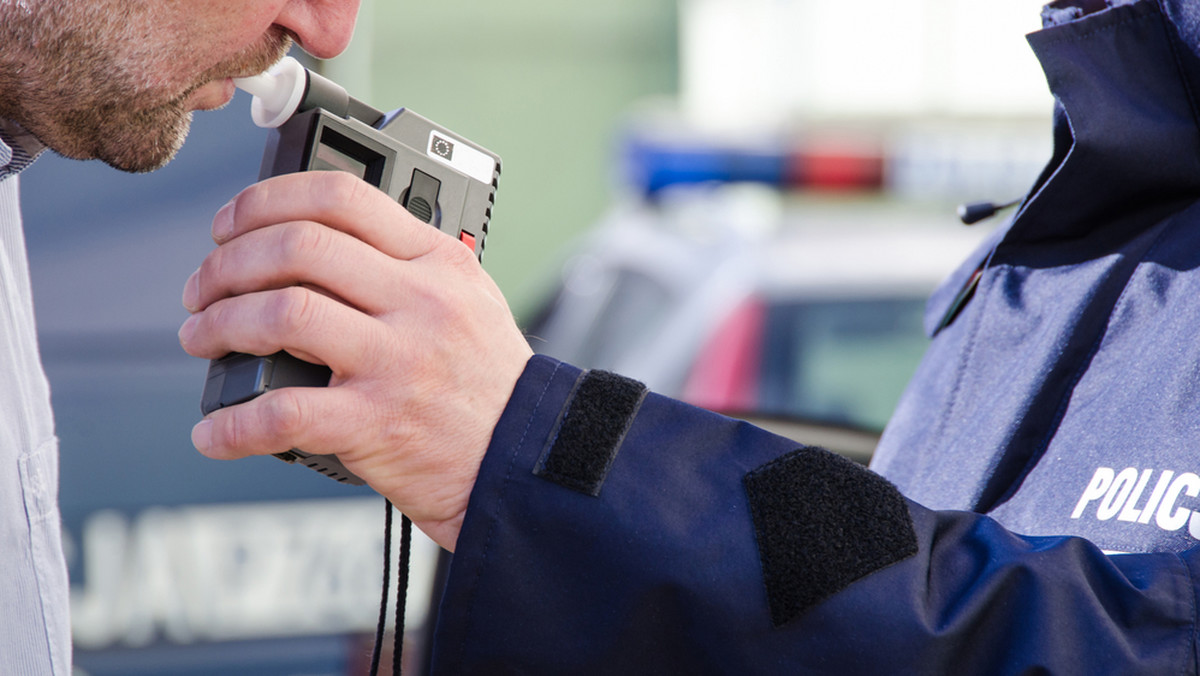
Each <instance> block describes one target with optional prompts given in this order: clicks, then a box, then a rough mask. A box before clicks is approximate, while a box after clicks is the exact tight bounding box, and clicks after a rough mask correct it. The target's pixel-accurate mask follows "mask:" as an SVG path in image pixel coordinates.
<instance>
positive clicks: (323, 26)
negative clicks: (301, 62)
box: [275, 0, 359, 59]
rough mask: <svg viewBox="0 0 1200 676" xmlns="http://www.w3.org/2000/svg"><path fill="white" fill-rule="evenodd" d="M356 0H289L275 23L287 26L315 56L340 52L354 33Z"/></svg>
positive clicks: (306, 49) (328, 55)
mask: <svg viewBox="0 0 1200 676" xmlns="http://www.w3.org/2000/svg"><path fill="white" fill-rule="evenodd" d="M358 3H359V0H288V2H287V4H285V5H284V6H283V9H281V10H280V12H279V16H277V17H276V19H275V24H276V25H278V26H281V27H283V28H286V29H287V30H288V31H290V32H291V33H292V34H293V35H295V37H296V40H297V41H298V42H299V43H300V46H301V47H303V48H304V51H306V52H308V53H309V54H312V55H313V56H315V57H317V58H318V59H329V58H333V57H335V56H337V55H338V54H341V53H342V51H343V50H344V49H346V45H348V44H350V38H351V36H353V35H354V20H355V17H356V16H357V15H358Z"/></svg>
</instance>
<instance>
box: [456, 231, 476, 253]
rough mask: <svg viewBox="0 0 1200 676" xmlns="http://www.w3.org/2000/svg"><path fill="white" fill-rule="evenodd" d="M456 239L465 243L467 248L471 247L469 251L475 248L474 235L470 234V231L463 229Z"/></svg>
mask: <svg viewBox="0 0 1200 676" xmlns="http://www.w3.org/2000/svg"><path fill="white" fill-rule="evenodd" d="M458 239H459V240H460V241H461V242H462V243H463V244H466V245H467V247H468V248H469V249H471V251H474V250H475V235H472V234H471V233H469V232H467V231H466V230H463V231H462V232H460V233H458Z"/></svg>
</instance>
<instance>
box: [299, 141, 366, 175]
mask: <svg viewBox="0 0 1200 676" xmlns="http://www.w3.org/2000/svg"><path fill="white" fill-rule="evenodd" d="M312 168H313V169H315V170H318V171H325V170H333V171H344V172H346V173H349V174H354V175H355V176H357V177H359V178H364V177H365V176H366V174H367V165H366V164H365V163H363V162H360V161H358V160H356V159H354V158H353V157H350V156H349V155H347V154H345V153H343V152H340V151H338V150H337V149H336V148H331V147H329V146H327V145H325V144H324V143H322V144H321V145H319V146H317V156H316V157H314V158H313V162H312Z"/></svg>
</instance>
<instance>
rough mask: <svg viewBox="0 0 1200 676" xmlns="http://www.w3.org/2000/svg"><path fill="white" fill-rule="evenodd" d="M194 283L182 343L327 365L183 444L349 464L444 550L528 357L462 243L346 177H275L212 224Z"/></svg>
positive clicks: (206, 424)
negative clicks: (321, 379)
mask: <svg viewBox="0 0 1200 676" xmlns="http://www.w3.org/2000/svg"><path fill="white" fill-rule="evenodd" d="M213 239H214V240H215V241H216V243H217V244H218V246H217V248H216V249H215V250H213V251H212V253H210V254H209V255H208V257H207V258H206V259H205V260H204V263H203V264H202V265H201V266H200V268H199V269H198V270H197V271H196V273H195V274H193V275H192V277H191V278H189V279H188V281H187V284H186V286H185V289H184V294H183V301H184V305H185V306H186V307H187V308H188V310H189V311H191V312H192V313H193V314H192V316H191V317H189V318H188V320H187V321H186V322H185V323H184V325H183V327H182V328H181V329H180V332H179V335H180V342H181V343H182V345H183V347H184V349H185V350H186V351H187V352H188V353H190V354H192V355H194V356H196V357H202V358H207V359H213V358H217V357H221V356H222V355H225V354H227V353H229V352H248V353H251V354H257V355H267V354H271V353H274V352H277V351H279V350H281V349H283V350H287V351H288V352H290V353H292V354H294V355H296V356H298V357H300V358H302V359H306V360H308V361H312V362H317V363H321V364H325V365H327V366H329V368H330V369H331V370H332V371H333V378H332V381H331V382H330V386H329V387H328V388H283V389H280V390H274V391H271V392H268V393H266V394H264V395H263V396H261V397H258V398H257V399H254V400H252V401H250V402H247V403H244V404H239V405H237V406H233V407H230V408H226V409H222V410H220V411H216V412H214V413H212V414H211V415H209V416H208V417H207V418H206V419H205V420H204V421H202V422H201V423H199V424H198V425H197V426H196V428H195V429H194V430H193V432H192V440H193V442H194V443H195V444H196V447H197V448H198V449H199V450H200V451H201V452H202V453H204V454H205V455H207V456H209V457H213V458H240V457H245V456H248V455H261V454H267V453H279V452H282V451H286V450H288V449H290V448H300V449H303V450H305V451H308V452H310V453H320V454H328V453H334V454H337V455H338V457H339V458H340V459H341V460H342V462H343V463H344V464H345V465H346V467H347V468H348V469H350V470H351V471H352V472H354V473H355V474H357V475H358V476H360V477H362V478H363V479H365V480H366V481H367V483H369V484H370V485H371V486H372V487H373V488H374V489H375V490H377V491H379V492H380V493H381V494H383V495H385V496H387V497H388V498H389V499H390V500H391V501H392V502H393V504H395V505H396V506H397V507H398V508H399V509H401V510H402V511H403V512H404V513H405V514H407V515H408V516H409V517H410V518H412V519H413V522H414V523H415V524H416V525H417V526H418V527H420V528H421V529H422V530H424V531H425V532H426V533H427V534H428V535H429V536H430V537H432V538H433V539H434V540H435V541H437V542H438V543H439V544H440V545H442V546H443V547H446V548H448V549H451V550H453V548H454V545H455V541H456V540H457V537H458V531H459V529H460V527H461V525H462V519H463V515H464V513H465V511H466V507H467V500H468V498H469V496H470V492H471V489H472V487H473V486H474V482H475V478H476V475H477V474H478V470H479V465H480V462H481V460H482V458H483V454H484V452H485V450H486V449H487V445H488V442H489V440H490V439H491V434H492V430H493V428H494V427H495V425H496V423H497V421H498V420H499V417H500V414H501V412H502V411H503V409H504V406H505V405H506V403H507V402H508V399H509V396H510V395H511V394H512V390H513V386H514V384H515V383H516V380H517V378H518V377H519V376H520V374H521V372H522V370H523V369H524V367H525V363H526V362H527V361H528V359H529V357H530V356H531V354H532V352H531V350H530V349H529V346H528V344H527V343H526V342H525V340H524V338H523V337H522V335H521V332H520V331H519V330H518V328H517V326H516V324H515V323H514V321H513V318H512V313H511V312H510V310H509V308H508V305H507V303H506V302H505V300H504V297H503V296H502V295H501V293H500V291H499V289H497V288H496V285H495V284H494V283H493V282H492V280H491V279H490V278H489V277H488V276H487V274H486V273H484V271H483V269H482V268H481V267H480V265H479V263H478V262H477V261H476V259H475V256H474V255H473V253H472V252H471V250H470V249H468V248H467V247H466V246H465V245H463V244H462V243H460V242H459V241H457V240H456V239H454V238H452V237H450V236H448V235H446V234H444V233H442V232H440V231H438V230H437V229H435V228H433V227H430V226H429V225H427V224H425V223H422V222H421V221H418V220H417V219H416V218H414V217H412V216H411V215H410V214H409V213H408V212H407V211H406V210H404V209H403V208H402V207H401V206H400V205H399V204H397V203H396V202H395V201H393V200H392V199H390V198H389V197H388V196H387V195H385V194H384V193H382V192H381V191H379V190H377V189H376V188H374V187H372V186H369V185H368V184H366V183H364V182H363V181H361V180H359V179H357V178H355V177H353V176H351V175H349V174H345V173H341V172H306V173H299V174H290V175H286V176H278V177H275V178H271V179H268V180H266V181H263V182H261V183H258V184H256V185H253V186H251V187H249V188H247V189H246V190H244V191H242V192H241V193H240V194H239V195H238V196H237V197H236V198H234V200H233V201H231V202H230V203H229V204H228V205H226V206H225V207H224V208H222V209H221V210H220V212H218V214H217V215H216V217H215V218H214V220H213Z"/></svg>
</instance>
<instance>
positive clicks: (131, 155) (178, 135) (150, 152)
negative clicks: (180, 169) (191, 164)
mask: <svg viewBox="0 0 1200 676" xmlns="http://www.w3.org/2000/svg"><path fill="white" fill-rule="evenodd" d="M191 121H192V115H191V113H187V114H186V115H185V116H184V117H182V118H179V119H178V120H176V122H175V123H174V124H172V125H169V126H168V128H165V129H164V128H158V129H156V130H155V133H153V134H147V135H146V136H145V137H143V138H140V139H137V140H135V141H130V142H127V143H120V144H113V145H115V146H117V147H109V146H104V147H101V148H98V149H97V151H96V152H95V154H94V155H93V158H94V159H98V160H100V161H101V162H104V163H105V164H107V165H108V166H110V167H112V168H113V169H118V170H120V171H125V172H129V173H131V174H144V173H147V172H151V171H155V170H158V169H162V168H163V167H165V166H167V164H169V163H170V162H171V160H173V159H175V155H176V153H178V152H179V149H180V148H181V147H183V141H184V139H185V138H187V134H188V130H189V129H190V128H191Z"/></svg>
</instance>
